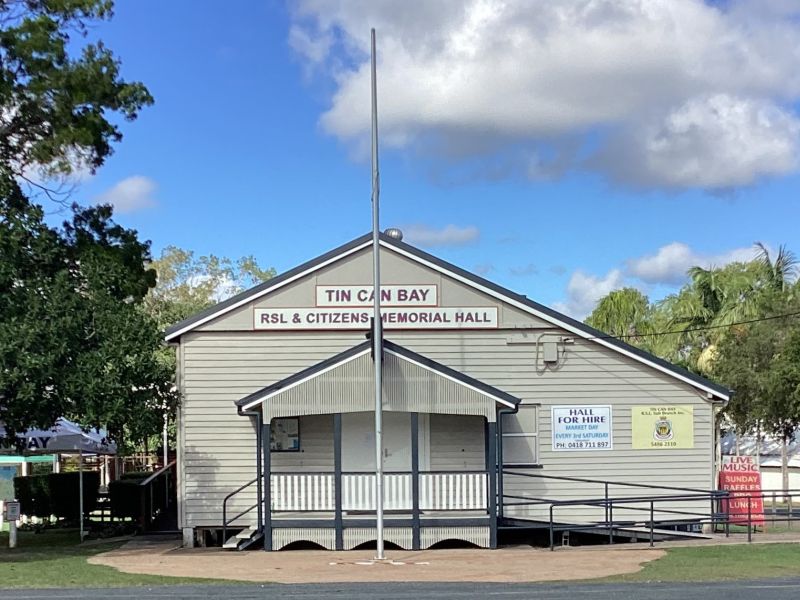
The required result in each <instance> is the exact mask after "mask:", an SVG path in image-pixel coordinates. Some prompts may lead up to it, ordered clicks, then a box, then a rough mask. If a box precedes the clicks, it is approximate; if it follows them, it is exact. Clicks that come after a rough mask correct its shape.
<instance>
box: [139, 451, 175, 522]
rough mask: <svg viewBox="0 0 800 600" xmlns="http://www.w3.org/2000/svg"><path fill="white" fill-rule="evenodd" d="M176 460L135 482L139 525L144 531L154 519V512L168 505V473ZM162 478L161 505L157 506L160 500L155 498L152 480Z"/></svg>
mask: <svg viewBox="0 0 800 600" xmlns="http://www.w3.org/2000/svg"><path fill="white" fill-rule="evenodd" d="M176 464H177V462H176V461H175V460H172V461H170V462H168V463H167V464H166V465H164V466H163V467H161V468H160V469H159V470H158V471H155V472H154V473H152V474H150V475H148V476H147V477H146V478H145V479H143V480H142V481H140V482H139V483H138V484H137V487H138V490H139V526H140V527H141V529H142V531H146V530H147V529H148V528H149V527H150V525H151V524H152V522H153V521H154V520H155V516H156V514H158V513H160V512H162V511H164V510H166V509H167V508H168V507H169V505H170V487H171V486H170V479H169V476H170V473H171V471H172V470H173V469H175V466H176ZM162 477H163V479H164V497H163V502H164V505H163V507H161V506H159V503H160V502H161V501H160V500H158V501H157V500H156V498H155V495H154V492H153V489H154V487H155V485H154V482H157V481H158V479H159V478H162Z"/></svg>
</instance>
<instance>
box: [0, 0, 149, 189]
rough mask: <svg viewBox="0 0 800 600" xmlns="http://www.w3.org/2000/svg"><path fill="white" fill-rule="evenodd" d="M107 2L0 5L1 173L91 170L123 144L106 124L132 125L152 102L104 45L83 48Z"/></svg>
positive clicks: (35, 0)
mask: <svg viewBox="0 0 800 600" xmlns="http://www.w3.org/2000/svg"><path fill="white" fill-rule="evenodd" d="M112 8H113V2H112V1H110V0H24V1H23V0H17V1H14V0H5V1H3V2H0V114H1V115H2V116H0V168H2V169H4V170H6V175H8V174H9V173H14V174H16V175H17V176H24V174H25V172H26V170H27V169H28V168H29V167H31V166H39V167H41V168H42V169H44V170H45V171H47V172H49V173H51V174H68V173H70V172H71V171H72V170H73V169H74V168H76V166H84V167H88V168H89V169H91V170H92V171H94V170H95V169H96V168H97V167H99V166H100V165H102V164H103V162H104V161H105V159H106V157H108V156H109V155H110V154H111V152H112V144H113V143H115V142H119V141H120V140H121V139H122V133H121V131H120V129H119V126H118V125H117V124H115V123H114V122H112V121H111V120H110V119H109V115H110V114H113V113H117V114H119V115H121V116H122V117H123V118H124V119H127V120H132V119H135V118H136V116H137V114H138V112H139V110H141V108H142V107H144V106H147V105H149V104H152V102H153V99H152V97H151V96H150V93H149V92H148V91H147V88H145V87H144V85H142V84H141V83H136V82H134V83H128V82H125V81H124V80H123V79H122V78H121V75H120V63H119V61H118V60H117V59H116V57H115V56H114V55H113V53H112V52H111V51H110V50H109V49H108V48H106V47H105V46H104V45H103V43H102V42H98V43H96V44H85V45H84V46H83V47H82V48H79V49H78V52H77V56H71V55H70V49H71V48H75V47H76V46H77V44H76V41H77V40H80V39H82V38H85V37H86V35H87V33H88V30H89V27H90V26H91V24H92V23H93V22H94V21H97V20H104V19H108V18H110V17H111V15H112Z"/></svg>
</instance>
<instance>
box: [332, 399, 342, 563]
mask: <svg viewBox="0 0 800 600" xmlns="http://www.w3.org/2000/svg"><path fill="white" fill-rule="evenodd" d="M333 486H334V487H333V504H334V517H333V522H334V527H335V528H336V541H335V547H336V549H337V550H344V522H343V520H342V414H341V413H336V414H334V415H333Z"/></svg>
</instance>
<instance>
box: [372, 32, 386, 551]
mask: <svg viewBox="0 0 800 600" xmlns="http://www.w3.org/2000/svg"><path fill="white" fill-rule="evenodd" d="M371 38H372V39H371V42H372V266H373V278H372V281H373V286H372V290H373V296H374V314H373V324H372V325H373V327H372V353H373V355H374V361H375V526H376V527H375V528H376V533H377V556H376V557H375V558H376V559H377V560H383V559H384V558H385V556H384V552H383V394H382V381H381V379H382V377H381V375H382V362H383V339H382V338H383V332H382V323H381V261H380V220H379V211H378V207H379V199H380V175H379V170H378V87H377V83H376V68H375V29H372V31H371Z"/></svg>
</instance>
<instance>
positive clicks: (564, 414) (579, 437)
mask: <svg viewBox="0 0 800 600" xmlns="http://www.w3.org/2000/svg"><path fill="white" fill-rule="evenodd" d="M550 418H551V425H552V427H551V429H552V432H553V452H570V451H576V450H578V451H586V450H588V451H591V450H612V449H613V447H614V439H613V435H612V428H611V407H610V406H572V405H571V406H553V407H551V409H550Z"/></svg>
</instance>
